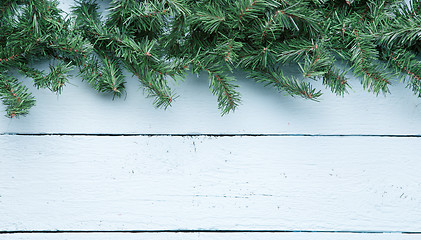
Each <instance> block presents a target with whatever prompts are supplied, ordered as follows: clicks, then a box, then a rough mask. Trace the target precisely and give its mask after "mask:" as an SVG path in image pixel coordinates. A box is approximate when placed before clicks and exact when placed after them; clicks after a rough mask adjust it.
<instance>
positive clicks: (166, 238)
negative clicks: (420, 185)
mask: <svg viewBox="0 0 421 240" xmlns="http://www.w3.org/2000/svg"><path fill="white" fill-rule="evenodd" d="M0 239H1V240H3V239H4V240H57V239H60V240H81V239H83V240H227V239H229V240H244V239H264V240H309V239H311V240H419V239H421V238H420V236H418V235H409V234H396V233H392V234H373V233H370V234H355V233H136V234H133V233H89V234H86V233H74V234H68V233H60V234H27V233H26V234H13V235H3V236H2V235H0Z"/></svg>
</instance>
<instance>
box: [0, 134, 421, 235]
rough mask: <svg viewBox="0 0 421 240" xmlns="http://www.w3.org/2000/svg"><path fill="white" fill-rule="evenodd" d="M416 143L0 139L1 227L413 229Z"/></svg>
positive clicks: (420, 141) (419, 199)
mask: <svg viewBox="0 0 421 240" xmlns="http://www.w3.org/2000/svg"><path fill="white" fill-rule="evenodd" d="M420 146H421V138H387V137H383V138H380V137H218V138H215V137H69V136H62V137H59V136H43V137H40V136H28V137H25V136H0V156H1V158H0V183H1V184H0V229H2V230H8V231H16V230H29V231H30V230H168V229H172V230H177V229H208V230H212V229H219V230H223V229H227V230H232V229H237V230H253V229H254V230H328V231H400V232H401V231H421V225H420V223H421V175H420V169H421V161H420V158H419V157H418V155H419V149H420Z"/></svg>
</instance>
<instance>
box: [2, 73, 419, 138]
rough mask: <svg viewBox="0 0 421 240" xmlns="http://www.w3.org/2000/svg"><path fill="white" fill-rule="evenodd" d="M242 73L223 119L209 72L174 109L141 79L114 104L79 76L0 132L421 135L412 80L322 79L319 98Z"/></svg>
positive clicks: (40, 93)
mask: <svg viewBox="0 0 421 240" xmlns="http://www.w3.org/2000/svg"><path fill="white" fill-rule="evenodd" d="M237 77H238V80H239V84H240V85H241V87H240V89H239V90H240V91H241V93H242V99H243V104H242V105H241V106H239V108H238V110H237V111H235V112H234V113H231V114H229V115H226V116H223V117H221V116H220V112H219V110H218V108H217V102H216V97H215V96H212V94H211V93H210V91H209V88H208V81H207V76H206V74H204V75H203V76H201V77H200V78H197V77H196V76H195V75H190V76H189V77H188V78H187V79H186V80H185V82H183V83H180V85H179V86H175V87H174V89H175V90H176V92H177V93H178V94H179V95H180V96H179V98H177V99H176V101H175V102H174V104H173V106H172V107H170V108H168V109H167V110H162V109H155V108H154V107H153V106H152V99H147V98H145V95H144V94H143V92H142V90H141V89H139V87H140V86H139V84H138V82H137V80H136V79H134V78H130V77H129V78H128V84H127V92H128V94H127V97H126V98H121V99H116V100H114V101H112V97H111V96H106V95H101V94H98V93H96V92H95V91H94V90H92V89H90V88H89V87H88V86H87V84H86V83H84V82H81V81H80V80H79V79H78V78H76V77H75V78H72V79H71V83H72V84H74V86H73V85H68V86H67V87H66V88H65V89H64V92H63V93H62V94H61V95H60V96H56V95H55V94H54V93H51V92H49V91H48V90H36V89H34V90H33V93H34V95H35V96H36V99H37V105H36V106H35V107H34V108H33V109H32V110H31V112H30V115H28V116H27V117H23V118H20V119H8V118H5V117H0V133H5V132H12V133H14V132H18V133H163V134H168V133H181V134H183V133H214V134H215V133H216V134H220V133H259V134H262V133H288V134H411V135H412V134H415V135H418V134H421V125H420V124H419V123H420V122H421V109H420V103H421V99H419V98H417V97H416V96H414V95H413V94H412V92H411V91H410V90H409V89H406V88H405V84H401V83H395V86H392V87H391V88H390V89H391V93H392V94H389V95H387V96H386V97H384V96H382V95H380V96H378V97H376V96H375V95H374V94H372V93H368V92H366V91H364V90H362V87H361V86H360V83H359V81H358V80H357V79H351V81H350V83H351V85H352V87H353V89H354V91H355V92H350V94H349V95H346V96H345V97H343V98H342V97H338V96H336V95H334V94H332V93H329V90H327V89H324V87H323V86H321V84H320V82H315V83H314V85H315V86H317V87H318V88H319V89H322V90H324V92H325V94H324V95H323V97H322V99H321V101H320V102H313V101H309V100H304V99H301V98H292V97H290V96H284V95H282V94H280V93H278V92H276V91H275V90H273V89H270V88H265V87H263V86H262V85H261V84H257V83H255V82H253V80H250V79H246V78H245V75H244V74H237ZM26 83H28V84H27V85H31V82H30V80H29V79H27V80H26ZM2 109H4V108H3V106H0V110H2Z"/></svg>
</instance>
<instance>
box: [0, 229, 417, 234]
mask: <svg viewBox="0 0 421 240" xmlns="http://www.w3.org/2000/svg"><path fill="white" fill-rule="evenodd" d="M21 233H28V234H30V233H51V234H56V233H344V234H348V233H355V234H390V233H395V234H411V235H417V234H419V235H421V232H418V231H405V232H401V231H323V230H320V231H315V230H232V229H221V230H206V229H179V230H34V231H29V230H28V231H0V234H21Z"/></svg>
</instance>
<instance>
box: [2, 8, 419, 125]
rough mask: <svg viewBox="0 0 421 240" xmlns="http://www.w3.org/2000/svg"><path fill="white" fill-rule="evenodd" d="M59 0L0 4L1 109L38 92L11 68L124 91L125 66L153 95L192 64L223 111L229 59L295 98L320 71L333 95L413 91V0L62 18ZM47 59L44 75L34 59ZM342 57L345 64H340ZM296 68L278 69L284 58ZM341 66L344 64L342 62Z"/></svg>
mask: <svg viewBox="0 0 421 240" xmlns="http://www.w3.org/2000/svg"><path fill="white" fill-rule="evenodd" d="M57 5H58V1H56V0H4V1H1V3H0V27H1V31H0V71H1V74H0V96H1V99H2V100H3V103H4V104H5V105H6V111H7V115H8V116H12V117H13V116H18V115H23V114H26V113H28V109H29V108H30V107H31V106H32V105H34V99H33V98H32V96H31V95H30V93H28V91H27V89H26V87H25V86H23V85H22V84H21V83H19V82H18V81H17V80H16V79H15V78H13V77H10V76H9V75H8V73H9V72H11V70H13V69H18V70H19V72H20V73H21V74H22V75H24V76H26V77H29V78H32V79H33V84H34V86H35V87H37V88H48V89H50V90H51V91H53V92H56V93H60V92H61V91H62V90H63V87H64V86H65V85H66V84H67V83H68V82H69V79H68V72H69V71H70V70H71V69H78V71H79V73H78V74H79V76H81V77H82V79H83V80H84V81H85V82H86V83H87V84H89V85H91V86H92V87H93V88H94V89H96V90H97V91H98V92H101V93H104V94H110V95H112V96H113V97H120V96H122V95H123V94H124V93H125V83H126V80H125V76H124V75H123V69H127V70H128V71H129V72H130V73H131V74H132V75H133V76H136V77H137V78H138V80H139V84H140V85H141V86H142V88H143V89H144V92H145V94H146V95H147V96H148V97H151V98H153V99H154V105H155V106H157V107H163V108H166V107H168V106H170V105H171V104H172V102H173V101H174V99H176V97H177V95H176V94H175V93H174V92H173V90H172V89H171V88H170V87H169V85H170V84H169V81H178V80H179V79H182V78H183V77H184V76H185V74H186V71H187V70H188V69H191V70H192V71H193V72H194V73H196V74H202V73H206V74H208V76H209V87H210V90H211V92H212V93H213V94H214V95H215V96H216V99H217V101H218V107H219V109H220V110H221V113H222V114H226V113H229V112H230V111H233V110H235V109H236V108H237V107H238V106H239V105H240V103H241V97H240V93H239V92H238V84H237V83H236V79H235V78H234V77H233V76H232V72H233V71H234V70H236V69H238V70H243V71H246V72H248V73H249V77H250V78H251V79H254V80H255V81H257V82H260V83H262V84H264V85H265V86H270V87H273V88H275V89H277V90H278V91H280V92H283V93H286V94H288V95H291V96H300V97H303V98H306V99H310V100H315V101H317V100H318V98H319V97H320V96H321V94H322V93H321V91H320V90H317V89H315V88H314V87H313V86H312V85H311V83H310V82H311V81H313V80H321V81H322V83H323V85H324V86H325V87H326V88H328V89H330V90H331V91H332V92H333V93H335V94H337V95H339V96H343V95H344V94H345V93H348V90H349V89H350V85H349V82H348V80H347V74H348V73H349V74H351V73H352V74H353V75H354V76H356V77H358V78H359V79H360V80H361V84H362V85H363V86H364V88H365V89H367V90H368V91H371V92H373V93H375V94H380V93H382V94H386V93H388V92H389V85H390V84H391V82H392V80H393V79H395V78H396V77H400V78H401V79H402V80H405V81H407V85H408V87H409V88H410V89H412V90H413V92H414V93H415V94H416V95H417V96H420V97H421V81H420V77H421V68H420V67H419V66H420V64H419V63H420V62H419V60H418V59H417V56H418V54H419V53H420V51H421V41H420V40H421V39H420V38H421V37H420V36H421V28H420V26H421V3H419V1H417V0H412V1H411V4H410V5H409V6H407V5H406V4H405V3H404V1H402V0H392V1H380V0H368V1H362V0H354V1H348V0H212V1H208V0H206V1H205V0H113V1H112V2H111V3H110V5H109V6H108V9H107V15H104V16H102V15H101V14H100V13H99V12H98V9H99V7H98V5H97V3H96V1H95V0H78V1H75V4H74V6H73V8H72V12H71V14H70V15H69V16H65V14H64V13H63V12H62V11H61V10H60V9H58V7H57ZM40 60H49V61H50V62H51V64H50V71H49V72H48V73H45V72H44V71H40V70H38V69H35V68H33V67H30V66H34V64H35V63H37V62H38V61H40ZM337 60H340V61H341V62H342V64H341V65H345V69H339V68H338V66H337V64H336V61H337ZM284 65H286V66H294V65H296V66H297V67H298V68H297V69H299V71H300V72H299V73H296V74H294V75H291V76H289V75H286V74H285V73H283V72H282V71H281V66H284ZM342 68H343V67H342Z"/></svg>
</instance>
